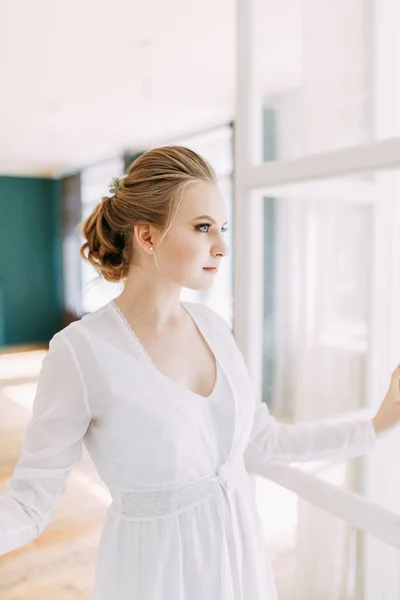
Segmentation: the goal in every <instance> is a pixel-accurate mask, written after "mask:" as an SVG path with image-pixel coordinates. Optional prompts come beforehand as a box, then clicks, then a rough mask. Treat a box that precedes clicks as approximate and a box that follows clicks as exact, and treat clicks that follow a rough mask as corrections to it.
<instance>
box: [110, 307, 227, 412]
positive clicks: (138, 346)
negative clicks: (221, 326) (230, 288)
mask: <svg viewBox="0 0 400 600" xmlns="http://www.w3.org/2000/svg"><path fill="white" fill-rule="evenodd" d="M109 304H110V306H111V308H113V309H114V311H115V313H116V314H117V316H118V317H119V318H120V320H121V322H122V325H123V326H124V329H125V330H126V333H127V334H128V336H129V337H130V339H131V340H132V341H133V343H134V349H135V350H136V351H137V354H138V356H139V358H141V359H142V360H143V361H144V362H145V363H147V365H148V366H149V367H150V368H151V370H152V371H153V372H154V373H155V374H156V376H157V377H158V378H162V379H163V380H164V381H165V382H166V383H168V384H169V385H170V386H172V387H177V388H178V389H179V390H181V391H182V392H183V393H187V394H191V395H193V396H195V397H196V398H199V399H200V400H201V401H203V402H207V401H209V400H211V399H212V398H213V396H214V393H215V391H216V389H217V386H218V384H219V370H220V365H219V363H218V358H217V357H216V355H215V353H214V351H213V349H212V347H211V344H210V342H209V340H208V338H207V336H206V335H205V333H204V332H203V330H202V328H201V327H200V325H199V323H198V321H197V320H196V318H195V317H194V315H193V314H192V312H191V311H190V309H189V308H188V306H187V305H186V304H185V302H183V301H181V302H180V305H181V306H182V307H183V308H184V309H185V310H186V312H187V313H188V315H189V317H190V318H191V319H192V321H193V323H194V325H195V326H196V327H197V329H198V331H199V333H200V335H201V337H202V338H203V340H204V342H205V343H206V344H207V346H208V348H209V350H210V352H211V354H212V355H213V357H214V363H215V381H214V386H213V389H212V390H211V392H210V394H209V395H208V396H204V395H203V394H199V393H198V392H195V391H193V390H191V389H190V388H188V387H187V386H185V385H183V384H182V383H180V382H179V381H177V380H176V379H173V378H172V377H169V376H168V375H165V373H163V372H162V371H160V369H159V368H158V367H157V365H156V364H155V363H154V361H153V359H152V358H151V357H150V355H149V353H148V352H147V350H146V348H145V347H144V346H143V344H142V342H141V341H140V339H139V337H138V335H137V333H136V332H135V330H134V329H133V327H132V326H131V325H130V323H129V322H128V319H127V318H126V316H125V314H124V313H123V311H122V310H121V309H120V307H119V306H118V305H117V304H116V302H115V300H114V299H113V300H111V301H110V303H109Z"/></svg>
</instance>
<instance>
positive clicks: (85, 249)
mask: <svg viewBox="0 0 400 600" xmlns="http://www.w3.org/2000/svg"><path fill="white" fill-rule="evenodd" d="M111 191H112V192H114V193H113V195H111V196H109V197H104V198H103V200H102V202H101V203H100V204H99V205H98V206H97V207H96V208H95V210H94V211H93V213H92V214H91V215H90V216H89V217H88V219H86V221H85V222H84V225H83V233H84V236H85V239H86V242H85V244H84V245H83V246H82V248H81V255H82V257H83V258H85V259H86V260H88V261H89V262H90V263H91V264H92V265H93V266H94V267H95V268H96V269H97V270H98V271H99V272H100V274H102V275H103V276H104V277H105V278H106V279H107V280H108V281H121V280H123V281H124V283H125V285H124V290H123V292H122V293H121V294H120V295H119V296H118V297H117V298H116V299H115V300H113V301H111V302H109V303H108V304H106V305H105V306H103V307H102V308H100V309H99V310H96V311H95V312H93V313H91V314H88V315H85V316H84V317H83V318H82V319H80V320H79V321H77V322H75V323H72V324H70V325H69V326H68V327H65V328H64V329H63V330H62V331H60V332H58V333H57V334H56V335H55V336H54V337H53V338H52V340H51V342H50V347H49V352H48V354H47V356H46V358H45V359H44V362H43V366H42V370H41V373H40V377H39V382H38V388H37V394H36V396H35V401H34V406H33V416H32V419H31V421H30V422H29V425H28V428H27V433H26V438H25V441H24V445H23V449H22V454H21V457H20V459H19V462H18V464H17V465H16V467H15V470H14V473H13V476H12V477H11V479H10V480H9V481H8V482H7V488H6V490H4V491H3V492H2V493H1V494H0V553H3V554H4V553H6V552H8V551H10V550H12V549H13V548H17V547H19V546H21V545H23V544H25V543H27V542H29V541H30V540H32V539H33V538H35V537H37V536H39V535H40V534H41V532H42V531H43V529H44V528H45V527H46V525H47V524H48V523H49V522H50V521H51V519H52V518H53V516H54V514H55V511H56V506H57V502H58V500H59V498H60V496H61V495H62V494H63V492H64V490H65V486H66V480H67V477H68V475H69V473H70V471H71V468H72V466H73V465H74V464H75V463H76V462H77V461H78V460H79V458H80V456H81V451H82V442H83V443H84V444H85V445H86V447H87V449H88V451H89V453H90V455H91V457H92V459H93V461H94V464H95V466H96V468H97V470H98V472H99V474H100V476H101V478H102V479H103V481H104V482H105V484H106V485H107V486H108V488H109V490H110V493H111V495H112V503H111V505H110V507H109V509H108V511H107V515H106V519H105V523H104V526H103V530H102V534H101V539H100V546H99V549H98V554H97V560H96V573H95V582H94V590H93V598H94V599H95V600H114V599H118V600H228V599H229V600H239V599H240V600H244V599H245V600H273V599H275V598H276V590H275V585H274V580H273V576H272V573H271V570H270V563H269V559H268V554H267V550H266V548H265V544H264V538H263V535H262V528H261V522H260V519H259V516H258V513H257V510H256V504H255V498H254V493H253V487H252V483H251V479H250V477H249V474H248V469H249V468H250V467H249V465H252V468H254V466H257V465H263V464H265V463H271V462H281V463H285V462H290V461H293V460H296V461H306V460H315V459H319V458H321V457H323V458H327V457H331V458H335V457H342V458H345V457H348V458H350V457H355V456H359V455H361V454H363V453H365V452H368V451H370V450H371V449H372V448H373V447H374V444H375V440H376V437H377V436H378V435H381V434H383V433H385V432H387V431H388V430H389V429H390V428H392V427H394V426H395V425H396V424H397V423H398V421H399V419H400V408H399V407H400V402H399V381H398V378H399V373H400V371H399V368H397V369H396V371H395V372H394V373H393V376H392V380H391V384H390V388H389V391H388V393H387V395H386V397H385V399H384V400H383V402H382V405H381V407H380V409H379V411H378V412H377V414H376V416H375V418H374V419H373V420H369V419H365V420H357V421H353V422H350V423H349V422H346V423H341V424H335V425H326V424H321V423H314V424H296V425H291V426H288V425H284V424H282V423H279V422H277V421H276V420H275V419H274V418H273V417H272V416H271V415H270V414H269V412H268V408H267V405H266V404H265V403H263V402H261V401H258V400H257V401H256V400H255V398H254V395H253V393H252V386H251V382H250V380H249V376H248V372H247V369H246V365H245V362H244V360H243V357H242V355H241V353H240V351H239V349H238V347H237V345H236V343H235V340H234V337H233V334H232V332H231V330H230V328H229V326H228V325H227V324H226V322H225V321H224V320H223V319H222V318H221V317H220V316H218V315H217V313H215V312H214V311H213V310H211V309H210V308H208V307H207V306H206V305H204V304H201V303H192V302H181V301H180V300H179V297H180V292H181V288H182V287H187V288H191V289H195V290H206V289H209V288H210V287H211V286H212V284H213V281H214V278H215V276H216V273H217V269H218V266H219V265H220V262H221V260H222V258H223V257H224V256H226V255H227V253H228V248H227V245H226V242H225V240H224V233H225V231H226V225H227V223H226V221H227V219H226V212H225V205H224V202H223V199H222V197H221V195H220V193H219V191H218V188H217V185H216V179H215V174H214V172H213V170H212V168H211V167H210V165H209V164H208V163H207V162H206V161H205V160H204V159H203V158H202V157H200V156H198V155H197V154H196V153H194V152H192V151H191V150H188V149H186V148H183V147H179V146H176V147H164V148H157V149H154V150H151V151H149V152H147V153H145V154H144V155H142V156H140V157H139V158H138V159H136V160H135V161H134V162H133V163H132V164H131V165H130V168H129V170H128V173H127V175H126V176H125V177H124V178H121V179H118V178H117V179H116V180H115V181H114V187H113V188H112V190H111Z"/></svg>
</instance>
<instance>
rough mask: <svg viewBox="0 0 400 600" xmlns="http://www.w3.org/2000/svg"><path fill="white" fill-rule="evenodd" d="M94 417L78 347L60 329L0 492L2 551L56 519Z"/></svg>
mask: <svg viewBox="0 0 400 600" xmlns="http://www.w3.org/2000/svg"><path fill="white" fill-rule="evenodd" d="M90 420H91V412H90V408H89V405H88V400H87V395H86V390H85V385H84V381H83V377H82V372H81V368H80V366H79V363H78V361H77V359H76V355H75V352H74V349H73V346H72V345H71V343H70V342H69V340H68V339H67V338H66V336H65V335H64V334H63V333H61V332H60V333H57V334H56V335H55V336H54V337H53V338H52V340H51V341H50V345H49V352H48V353H47V355H46V357H45V358H44V360H43V364H42V368H41V371H40V375H39V381H38V386H37V391H36V395H35V398H34V402H33V412H32V417H31V419H30V421H29V423H28V426H27V430H26V435H25V439H24V442H23V445H22V450H21V455H20V458H19V460H18V462H17V464H16V466H15V468H14V471H13V474H12V476H11V478H10V479H9V480H8V481H7V483H6V488H5V489H4V490H3V491H1V492H0V555H2V554H5V553H6V552H10V551H11V550H13V549H15V548H18V547H20V546H22V545H24V544H26V543H27V542H29V541H31V540H32V539H34V538H36V537H38V536H39V535H40V534H41V533H42V531H43V529H44V528H45V527H46V525H47V524H48V523H49V522H50V521H51V520H52V518H53V517H54V515H55V513H56V509H57V504H58V501H59V499H60V497H61V496H62V494H63V493H64V491H65V488H66V483H67V479H68V476H69V473H70V471H71V469H72V467H73V465H74V464H75V463H77V462H79V460H80V458H81V454H82V438H83V436H84V434H85V432H86V430H87V428H88V426H89V424H90Z"/></svg>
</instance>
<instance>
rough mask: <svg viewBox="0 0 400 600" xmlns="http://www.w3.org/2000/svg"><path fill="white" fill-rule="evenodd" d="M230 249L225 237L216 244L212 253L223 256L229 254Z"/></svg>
mask: <svg viewBox="0 0 400 600" xmlns="http://www.w3.org/2000/svg"><path fill="white" fill-rule="evenodd" d="M229 251H230V250H229V246H228V244H227V243H226V241H225V240H224V239H223V238H221V240H220V242H219V243H218V244H215V246H214V248H213V252H212V255H213V256H220V257H221V258H222V257H223V256H228V254H229Z"/></svg>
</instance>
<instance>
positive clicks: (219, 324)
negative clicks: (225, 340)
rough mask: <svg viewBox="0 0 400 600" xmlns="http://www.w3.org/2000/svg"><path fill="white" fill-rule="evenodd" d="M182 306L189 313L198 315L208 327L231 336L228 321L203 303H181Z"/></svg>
mask: <svg viewBox="0 0 400 600" xmlns="http://www.w3.org/2000/svg"><path fill="white" fill-rule="evenodd" d="M182 304H184V305H186V306H187V308H188V309H189V310H190V311H191V312H193V313H195V314H198V315H200V316H201V317H202V318H203V319H204V320H205V321H207V323H208V324H209V325H210V326H212V327H216V328H218V329H219V330H221V331H224V332H225V333H228V334H231V335H233V334H232V329H231V327H230V325H229V323H228V321H227V320H226V319H225V318H224V317H223V316H222V315H221V314H220V313H218V312H217V311H216V310H214V309H213V308H211V307H210V306H209V305H208V304H205V303H204V302H183V303H182Z"/></svg>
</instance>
